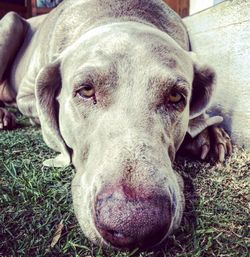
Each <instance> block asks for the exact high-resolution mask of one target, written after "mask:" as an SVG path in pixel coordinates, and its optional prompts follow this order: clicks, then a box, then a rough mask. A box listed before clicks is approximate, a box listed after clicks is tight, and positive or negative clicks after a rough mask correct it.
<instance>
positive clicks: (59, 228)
mask: <svg viewBox="0 0 250 257" xmlns="http://www.w3.org/2000/svg"><path fill="white" fill-rule="evenodd" d="M62 230H63V220H61V221H60V223H59V224H58V225H57V227H56V232H55V234H54V236H53V239H52V242H51V244H50V246H51V247H52V248H53V247H54V246H55V245H56V244H57V242H58V241H59V239H60V237H61V235H62Z"/></svg>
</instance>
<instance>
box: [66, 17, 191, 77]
mask: <svg viewBox="0 0 250 257" xmlns="http://www.w3.org/2000/svg"><path fill="white" fill-rule="evenodd" d="M63 55H64V58H63V65H62V66H63V67H65V66H67V67H69V66H70V67H71V69H73V70H74V71H75V70H77V69H79V67H81V66H87V65H89V66H97V67H98V66H113V67H116V68H119V66H122V68H123V70H124V65H127V66H128V68H129V66H130V67H133V68H134V67H137V68H139V67H143V68H144V69H145V71H146V70H147V71H148V72H150V71H152V72H154V71H155V70H157V69H158V70H161V71H162V72H164V71H166V70H168V71H171V72H172V73H179V75H183V76H184V77H186V76H187V77H188V76H189V75H190V74H192V73H193V70H192V69H193V66H192V62H191V58H190V57H189V55H188V53H187V52H186V51H184V50H183V49H182V48H181V47H180V46H179V45H178V44H177V43H176V42H175V41H174V40H173V39H172V38H170V37H169V36H168V35H167V34H166V33H163V32H161V31H160V30H157V29H155V28H154V27H150V26H148V25H144V24H141V23H135V22H123V23H120V24H119V23H117V24H111V25H105V26H101V27H98V28H96V29H93V30H91V31H89V32H87V33H85V34H84V35H83V36H82V37H80V38H79V40H78V41H77V42H76V43H75V44H73V45H72V46H71V47H69V48H68V49H66V51H65V52H64V53H63ZM191 79H192V78H190V80H191ZM187 80H189V78H187Z"/></svg>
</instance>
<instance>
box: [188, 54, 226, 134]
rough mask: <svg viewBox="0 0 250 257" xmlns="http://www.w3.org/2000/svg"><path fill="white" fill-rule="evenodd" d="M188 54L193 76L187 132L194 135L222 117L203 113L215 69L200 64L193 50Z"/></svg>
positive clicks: (218, 121)
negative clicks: (191, 61)
mask: <svg viewBox="0 0 250 257" xmlns="http://www.w3.org/2000/svg"><path fill="white" fill-rule="evenodd" d="M190 54H191V58H192V60H193V65H194V78H193V85H192V96H191V102H190V120H189V126H188V133H189V134H190V135H191V136H192V137H195V136H197V135H198V134H199V133H200V132H201V131H202V130H204V129H205V128H207V127H209V126H212V125H215V124H219V123H221V122H222V121H223V118H222V117H221V116H214V117H209V116H208V115H206V114H205V110H206V109H207V108H208V106H209V102H210V100H211V98H212V94H213V91H214V89H215V82H216V74H215V71H214V70H213V69H212V68H211V67H209V66H207V65H204V64H201V63H200V62H199V61H198V59H197V57H196V55H195V54H194V53H193V52H191V53H190Z"/></svg>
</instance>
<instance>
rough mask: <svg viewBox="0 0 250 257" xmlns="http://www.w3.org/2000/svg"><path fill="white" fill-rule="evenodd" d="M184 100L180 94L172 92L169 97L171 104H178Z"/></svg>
mask: <svg viewBox="0 0 250 257" xmlns="http://www.w3.org/2000/svg"><path fill="white" fill-rule="evenodd" d="M182 99H183V96H182V95H181V94H180V93H178V92H171V93H170V95H169V102H170V103H174V104H177V103H179V102H181V101H182Z"/></svg>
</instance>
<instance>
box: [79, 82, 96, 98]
mask: <svg viewBox="0 0 250 257" xmlns="http://www.w3.org/2000/svg"><path fill="white" fill-rule="evenodd" d="M77 94H78V95H79V96H81V97H85V98H90V97H93V96H94V95H95V88H94V86H93V85H92V84H84V85H83V86H82V87H81V89H79V90H78V91H77Z"/></svg>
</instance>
